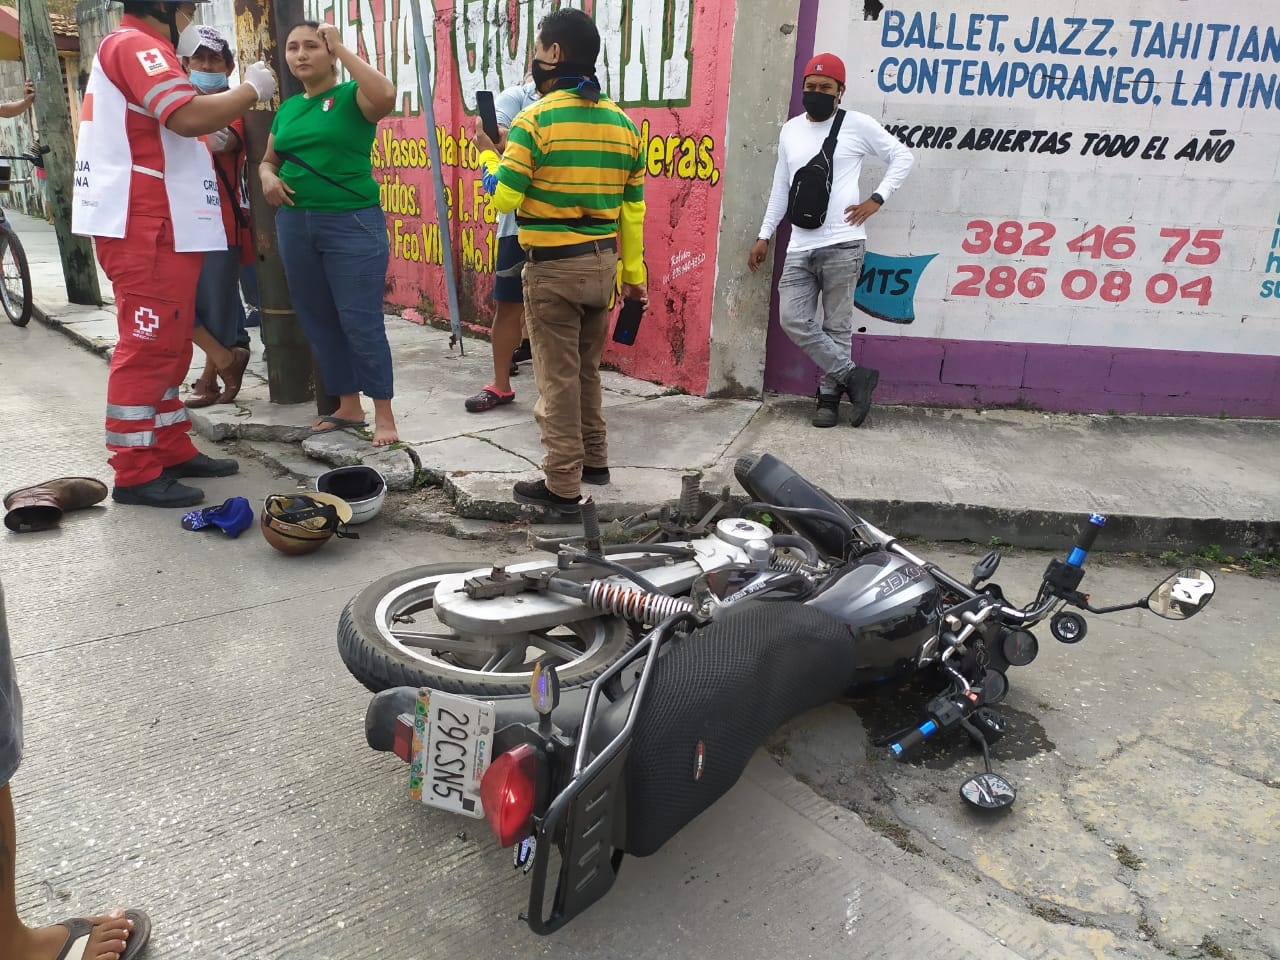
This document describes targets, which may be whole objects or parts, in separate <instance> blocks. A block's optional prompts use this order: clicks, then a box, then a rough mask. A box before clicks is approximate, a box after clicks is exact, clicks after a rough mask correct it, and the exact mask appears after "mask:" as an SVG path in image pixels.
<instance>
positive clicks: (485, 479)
mask: <svg viewBox="0 0 1280 960" xmlns="http://www.w3.org/2000/svg"><path fill="white" fill-rule="evenodd" d="M32 315H33V316H34V317H35V318H36V319H37V320H39V321H40V322H41V323H42V324H44V325H45V326H46V327H49V328H50V329H52V330H56V331H58V332H59V333H61V334H63V335H64V336H67V337H69V338H70V339H71V340H72V341H73V342H75V343H76V344H77V345H78V346H80V347H83V348H84V349H86V350H89V351H90V352H92V353H94V354H96V355H97V356H100V357H103V358H104V359H108V360H109V359H110V357H111V349H112V348H111V347H110V346H109V345H104V344H102V343H101V342H98V341H95V340H93V339H90V338H88V337H86V336H84V335H83V334H81V333H79V332H78V331H77V330H76V329H75V328H74V327H72V326H70V325H67V324H65V323H62V322H61V321H60V320H59V319H58V318H57V317H54V316H50V315H49V313H48V312H47V311H46V310H45V309H44V308H42V307H41V305H40V304H39V303H38V302H36V301H34V300H33V304H32ZM192 426H193V428H194V429H195V430H196V432H197V433H199V434H200V435H201V436H202V437H204V438H205V439H208V440H212V441H215V442H219V441H227V440H231V441H235V442H237V443H239V444H241V445H243V446H245V447H246V448H247V449H248V450H249V451H251V452H252V454H253V455H254V456H255V457H256V458H258V459H260V460H261V461H263V462H264V463H265V464H267V465H268V466H269V467H270V468H271V469H273V470H275V471H278V472H279V473H280V474H281V475H282V476H288V477H290V478H291V479H293V480H295V481H297V482H299V483H302V484H305V485H308V486H310V485H312V484H314V482H315V477H316V476H318V475H319V474H320V473H323V472H324V470H325V469H326V463H330V464H332V463H336V462H337V461H339V460H343V458H342V457H341V456H339V455H338V454H339V453H340V451H322V450H311V449H307V447H310V446H314V444H311V443H307V444H302V443H300V442H299V441H301V440H303V439H304V438H306V437H307V434H306V432H305V429H303V428H297V427H285V426H279V425H273V424H242V423H235V424H234V425H232V424H230V423H228V422H227V421H226V420H225V419H222V420H219V421H214V420H212V419H210V418H209V417H208V416H205V415H201V414H196V415H193V416H192ZM405 449H406V450H407V453H406V454H405V457H404V459H405V460H406V461H407V462H406V463H405V464H404V465H403V466H404V469H395V470H394V472H395V473H396V474H397V475H398V476H397V483H396V485H395V487H393V489H399V490H402V491H404V490H412V489H413V486H414V483H415V482H417V481H419V480H421V479H423V478H425V479H427V480H428V482H430V483H431V484H432V485H433V486H437V487H438V488H439V489H440V490H441V491H442V492H443V494H444V495H445V497H446V498H447V499H448V501H449V503H450V510H451V511H452V512H451V513H449V514H445V513H440V512H433V511H422V510H413V509H406V510H404V511H403V514H402V515H403V516H404V518H405V519H406V520H409V521H410V522H411V523H412V524H413V525H414V526H415V527H417V528H420V529H424V530H428V531H431V532H439V533H443V534H446V535H448V536H451V537H454V538H457V539H481V540H506V539H510V538H511V536H512V534H511V529H512V527H513V525H514V524H523V525H530V524H532V525H533V526H534V527H535V528H536V527H538V526H542V525H543V523H546V522H547V521H550V523H551V524H552V525H557V524H558V525H560V526H557V527H556V529H561V528H562V527H563V523H564V520H563V518H562V517H561V515H559V514H554V513H551V512H548V511H544V510H542V509H540V508H537V507H527V506H523V505H521V504H517V503H514V502H512V501H511V499H510V498H509V496H508V495H507V490H508V485H509V483H510V482H511V481H512V480H513V479H519V478H520V477H521V476H523V474H516V473H510V474H508V473H478V472H469V473H468V474H467V475H466V476H467V480H465V481H463V482H458V480H460V479H461V478H460V477H459V478H457V479H455V478H454V477H453V476H450V475H449V474H448V473H445V472H443V471H437V470H433V469H431V468H430V467H429V466H425V465H424V464H422V463H421V461H420V459H419V457H418V456H417V455H416V453H415V452H414V451H413V450H411V449H408V448H405ZM396 452H400V451H396ZM317 453H319V454H321V455H320V456H316V454H317ZM383 456H385V454H384V455H383ZM365 459H367V458H365V457H352V458H351V459H350V461H349V462H361V461H363V460H365ZM397 459H400V458H397ZM344 462H347V461H344ZM313 464H314V466H312V465H313ZM377 465H378V466H379V467H380V468H382V467H383V464H377ZM655 469H657V468H655ZM664 472H667V473H670V474H671V475H672V477H673V482H672V484H671V488H672V490H673V491H677V490H678V488H679V477H680V476H681V475H682V474H683V473H685V472H687V471H682V470H676V469H668V470H665V471H664ZM401 474H403V477H401V476H399V475H401ZM437 474H439V475H438V476H437ZM477 480H480V482H479V483H477ZM477 488H479V489H477ZM497 491H501V496H498V495H497ZM732 496H733V501H734V503H735V504H737V505H741V504H743V503H746V502H747V500H746V498H745V496H744V495H743V494H742V493H741V491H738V490H736V489H733V493H732ZM713 499H714V495H713V494H712V493H709V492H706V491H704V493H703V500H704V506H709V505H710V503H711V501H712V500H713ZM840 499H841V502H843V503H844V504H845V505H846V506H848V507H849V508H850V509H852V510H854V511H855V512H857V513H860V514H862V515H865V516H866V517H867V518H868V519H869V520H870V521H871V522H872V523H874V524H875V525H876V526H878V527H881V528H882V529H884V530H886V531H890V532H892V533H893V534H894V535H895V536H900V537H905V538H912V539H922V540H931V541H943V542H945V541H962V542H970V543H978V544H987V543H992V544H993V545H994V543H995V542H999V543H1002V544H1008V545H1010V546H1015V547H1024V548H1029V549H1049V550H1058V549H1063V548H1066V547H1069V546H1070V544H1072V543H1073V542H1074V539H1075V535H1076V532H1077V531H1078V530H1079V527H1080V523H1081V520H1082V517H1081V516H1080V515H1078V514H1075V513H1067V512H1063V511H1058V510H1037V509H1028V508H1020V509H1004V508H1000V507H993V506H987V505H974V504H957V503H941V502H928V501H904V500H890V499H885V500H879V499H877V500H867V499H856V500H855V499H853V498H840ZM677 500H678V496H675V495H673V496H671V497H669V498H667V499H665V500H661V499H660V500H658V501H657V502H648V501H647V500H646V502H643V503H642V502H640V500H638V499H637V498H635V497H634V496H631V497H627V498H625V499H622V500H618V501H612V502H604V503H601V504H600V505H599V506H600V519H601V520H602V521H605V522H608V521H611V520H615V519H620V518H623V517H626V516H631V515H634V514H637V513H641V512H643V511H645V510H649V509H652V508H655V507H658V506H661V505H662V504H664V503H669V504H675V503H676V501H677ZM570 522H573V521H570ZM1208 546H1214V547H1217V548H1219V549H1221V550H1222V551H1223V552H1225V553H1227V554H1230V555H1232V556H1240V555H1242V554H1246V553H1253V554H1255V555H1264V556H1265V555H1270V554H1272V553H1276V552H1280V520H1240V519H1227V518H1220V517H1161V516H1146V515H1137V514H1113V515H1111V516H1109V517H1108V523H1107V526H1106V530H1105V533H1104V535H1103V538H1102V542H1101V543H1100V545H1099V548H1098V549H1100V550H1102V551H1104V552H1116V553H1138V554H1149V555H1157V554H1160V553H1163V552H1165V551H1176V552H1179V553H1182V554H1188V555H1189V554H1191V553H1194V552H1195V551H1196V550H1197V549H1200V548H1203V547H1208Z"/></svg>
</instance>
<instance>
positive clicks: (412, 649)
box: [338, 564, 635, 697]
mask: <svg viewBox="0 0 1280 960" xmlns="http://www.w3.org/2000/svg"><path fill="white" fill-rule="evenodd" d="M474 569H476V568H475V565H474V564H432V565H428V566H422V567H414V568H411V569H408V570H402V571H399V572H398V573H394V574H391V575H390V576H388V577H384V578H383V579H381V580H379V581H378V582H376V583H374V584H372V585H370V586H369V587H367V588H366V589H365V590H363V591H362V592H361V593H359V594H358V595H357V596H356V597H354V598H353V599H352V600H351V602H350V603H348V604H347V607H346V609H345V610H343V612H342V617H341V619H340V621H339V625H338V648H339V652H340V653H341V655H342V659H343V662H344V663H345V664H346V666H347V669H348V670H350V671H351V673H352V675H353V676H354V677H355V678H356V679H357V680H359V681H360V682H361V683H362V684H364V685H365V686H366V687H367V688H369V689H370V690H372V691H374V692H379V691H382V690H386V689H389V688H390V687H396V686H426V687H431V688H432V689H436V690H443V691H446V692H449V693H459V694H463V695H470V696H480V697H485V696H510V695H518V694H523V693H526V692H527V691H528V689H529V682H530V680H531V679H532V669H533V665H534V664H535V663H536V662H538V661H539V660H550V662H552V663H554V664H555V666H556V669H557V671H558V673H559V674H560V682H561V685H562V686H565V687H571V686H579V685H582V684H586V683H589V682H591V681H592V680H594V679H595V678H596V677H597V676H599V674H600V673H602V672H603V671H604V670H605V669H606V668H607V667H608V666H609V665H610V664H612V663H613V662H614V661H615V660H616V659H617V658H618V657H619V656H621V655H622V653H623V652H625V651H626V650H627V648H629V647H630V646H631V645H632V643H634V642H635V632H634V630H633V625H632V624H631V623H630V622H629V621H627V620H625V619H623V618H622V617H618V616H610V615H604V614H602V615H599V616H595V617H589V618H587V619H584V620H579V621H575V622H572V623H568V624H564V625H562V626H559V627H554V628H551V629H549V630H539V631H530V632H524V631H521V632H516V633H510V634H500V635H476V634H467V633H460V632H459V631H456V630H454V629H452V628H451V627H448V626H446V625H445V624H443V623H441V622H440V620H439V619H438V618H437V617H436V615H435V611H434V603H433V597H434V593H435V586H436V584H437V583H439V581H440V580H441V579H442V578H444V577H446V576H450V575H452V574H457V573H464V572H466V571H468V570H474Z"/></svg>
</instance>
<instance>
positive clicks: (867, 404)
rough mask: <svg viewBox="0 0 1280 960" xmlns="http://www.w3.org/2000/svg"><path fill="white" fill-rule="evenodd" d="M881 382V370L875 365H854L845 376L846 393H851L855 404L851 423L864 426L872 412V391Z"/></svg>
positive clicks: (851, 400)
mask: <svg viewBox="0 0 1280 960" xmlns="http://www.w3.org/2000/svg"><path fill="white" fill-rule="evenodd" d="M879 382H880V371H879V370H877V369H875V367H854V368H853V369H852V370H850V371H849V373H848V374H847V375H846V376H845V378H844V389H845V393H847V394H849V402H850V403H852V404H853V412H852V414H851V415H850V417H849V425H850V426H852V427H860V426H862V421H864V420H866V419H867V414H868V413H870V412H871V391H873V390H874V389H875V388H876V384H877V383H879Z"/></svg>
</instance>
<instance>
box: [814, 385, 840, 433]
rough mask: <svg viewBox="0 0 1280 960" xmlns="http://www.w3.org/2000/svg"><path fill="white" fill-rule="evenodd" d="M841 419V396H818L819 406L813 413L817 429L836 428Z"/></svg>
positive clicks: (824, 394)
mask: <svg viewBox="0 0 1280 960" xmlns="http://www.w3.org/2000/svg"><path fill="white" fill-rule="evenodd" d="M839 419H840V394H838V393H836V394H827V393H820V394H818V405H817V406H816V407H815V408H814V411H813V421H812V423H813V425H814V426H815V427H834V426H835V425H836V423H837V422H838V421H839Z"/></svg>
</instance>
